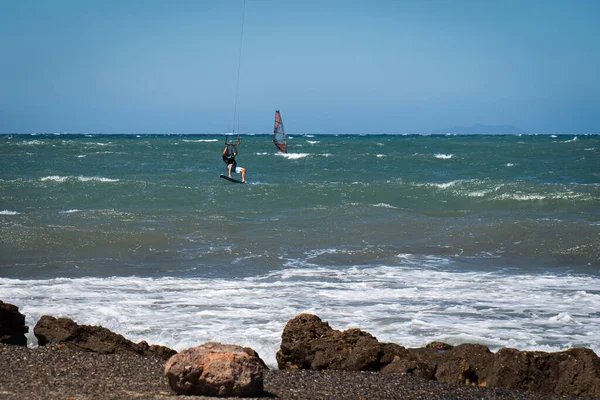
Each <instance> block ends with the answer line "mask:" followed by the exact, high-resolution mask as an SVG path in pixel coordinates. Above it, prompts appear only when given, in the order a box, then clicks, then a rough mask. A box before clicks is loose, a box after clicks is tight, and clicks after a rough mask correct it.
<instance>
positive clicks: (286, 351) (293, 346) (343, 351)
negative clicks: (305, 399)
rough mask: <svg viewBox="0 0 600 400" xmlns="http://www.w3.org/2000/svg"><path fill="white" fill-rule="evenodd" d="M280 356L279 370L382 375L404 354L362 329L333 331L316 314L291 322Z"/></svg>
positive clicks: (401, 348) (284, 337)
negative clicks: (382, 372)
mask: <svg viewBox="0 0 600 400" xmlns="http://www.w3.org/2000/svg"><path fill="white" fill-rule="evenodd" d="M281 339H282V340H281V348H280V350H279V351H278V352H277V355H276V358H277V364H278V366H279V369H298V368H301V369H311V370H324V369H335V370H346V371H378V370H380V369H381V368H382V367H383V366H384V365H386V364H389V363H390V362H392V361H393V360H394V358H395V357H396V356H397V355H399V354H401V353H402V352H403V350H404V348H403V347H402V346H399V345H396V344H393V343H379V342H378V341H377V338H375V337H374V336H372V335H371V334H369V333H367V332H363V331H361V330H360V329H356V328H354V329H348V330H347V331H337V330H333V329H332V328H331V327H330V326H329V324H328V323H326V322H322V321H321V319H320V318H319V317H317V316H316V315H312V314H300V315H299V316H297V317H296V318H294V319H292V320H290V321H289V322H288V323H287V324H286V327H285V329H284V330H283V334H282V335H281Z"/></svg>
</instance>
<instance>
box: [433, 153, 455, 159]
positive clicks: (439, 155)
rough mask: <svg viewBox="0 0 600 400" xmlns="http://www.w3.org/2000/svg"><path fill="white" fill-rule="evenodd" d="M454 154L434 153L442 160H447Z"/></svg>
mask: <svg viewBox="0 0 600 400" xmlns="http://www.w3.org/2000/svg"><path fill="white" fill-rule="evenodd" d="M453 156H454V154H441V153H437V154H435V155H434V157H435V158H439V159H442V160H449V159H451V158H452V157H453Z"/></svg>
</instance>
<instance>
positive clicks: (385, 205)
mask: <svg viewBox="0 0 600 400" xmlns="http://www.w3.org/2000/svg"><path fill="white" fill-rule="evenodd" d="M373 207H378V208H391V209H398V207H395V206H393V205H391V204H387V203H377V204H373Z"/></svg>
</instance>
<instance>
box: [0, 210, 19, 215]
mask: <svg viewBox="0 0 600 400" xmlns="http://www.w3.org/2000/svg"><path fill="white" fill-rule="evenodd" d="M18 214H21V213H20V212H17V211H10V210H3V211H0V215H18Z"/></svg>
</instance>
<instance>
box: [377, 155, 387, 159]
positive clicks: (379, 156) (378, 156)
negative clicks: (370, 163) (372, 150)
mask: <svg viewBox="0 0 600 400" xmlns="http://www.w3.org/2000/svg"><path fill="white" fill-rule="evenodd" d="M385 156H386V155H385V154H377V158H381V157H385Z"/></svg>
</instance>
